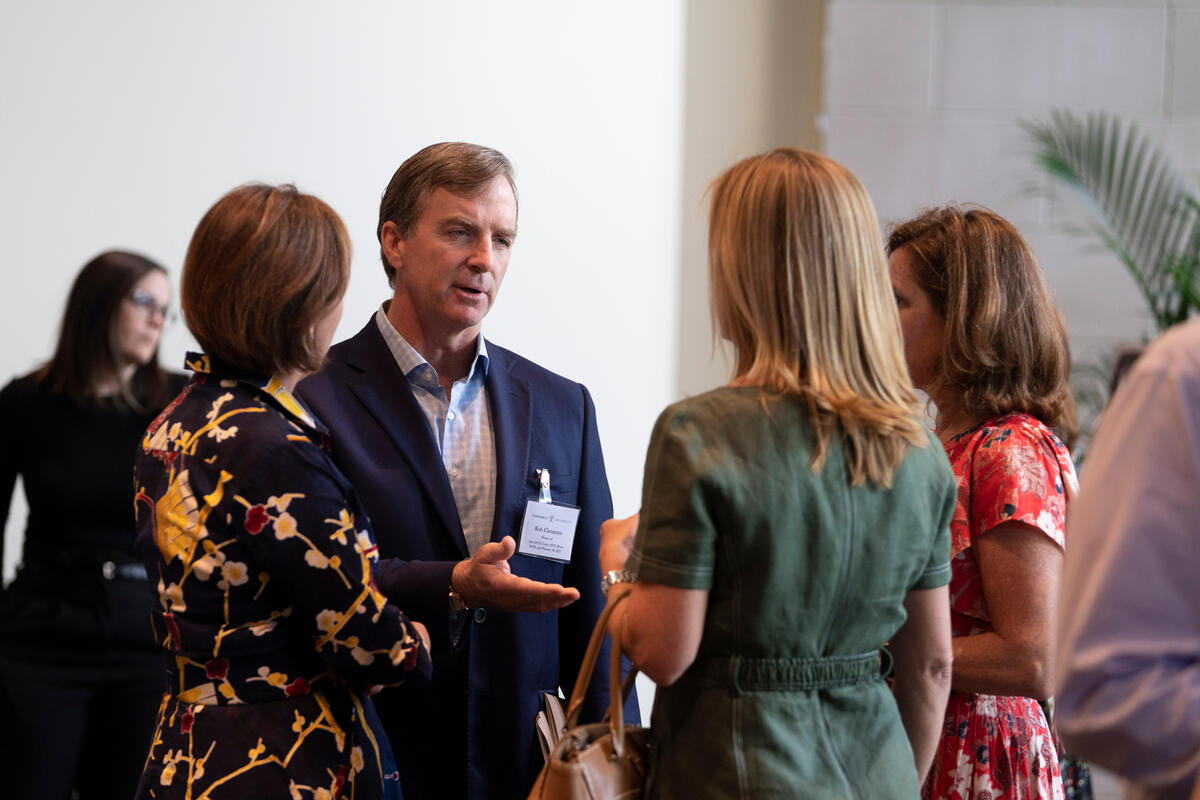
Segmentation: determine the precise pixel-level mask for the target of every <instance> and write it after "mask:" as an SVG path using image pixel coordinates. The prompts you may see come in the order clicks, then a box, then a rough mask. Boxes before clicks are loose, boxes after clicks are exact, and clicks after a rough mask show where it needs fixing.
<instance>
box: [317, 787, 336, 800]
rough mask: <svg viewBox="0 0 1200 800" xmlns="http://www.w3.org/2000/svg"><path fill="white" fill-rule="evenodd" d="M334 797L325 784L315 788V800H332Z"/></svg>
mask: <svg viewBox="0 0 1200 800" xmlns="http://www.w3.org/2000/svg"><path fill="white" fill-rule="evenodd" d="M332 797H333V795H331V794H330V793H329V790H328V789H326V788H325V787H323V786H318V787H317V788H316V789H313V800H331V798H332Z"/></svg>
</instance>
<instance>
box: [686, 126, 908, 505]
mask: <svg viewBox="0 0 1200 800" xmlns="http://www.w3.org/2000/svg"><path fill="white" fill-rule="evenodd" d="M710 191H711V192H712V211H711V214H710V217H709V237H708V251H709V278H710V282H711V285H712V302H713V314H714V316H715V318H716V320H717V323H718V325H719V327H720V331H721V334H722V335H723V336H724V337H725V338H726V339H728V340H729V342H730V343H731V344H732V345H733V349H734V353H735V359H736V361H735V364H734V373H735V376H736V379H737V380H738V381H739V382H742V383H750V384H756V385H758V386H760V387H762V388H763V390H764V391H767V392H773V393H776V394H781V395H796V396H799V397H802V398H804V400H805V401H806V402H807V403H808V406H809V408H810V410H811V412H812V415H813V427H814V430H815V433H816V443H815V447H814V450H813V457H812V461H811V467H812V470H813V471H814V472H817V471H819V470H820V469H821V467H822V466H823V465H824V463H825V459H826V456H827V454H828V449H829V446H830V442H831V441H833V440H834V438H835V436H839V434H840V439H841V442H842V444H843V447H844V451H845V457H846V464H847V467H848V469H849V473H850V481H851V483H852V484H855V485H858V484H863V483H865V482H866V481H868V480H869V481H871V482H873V483H875V484H878V485H881V486H890V485H891V481H892V475H893V473H894V472H895V470H896V468H897V467H898V466H899V464H900V462H901V461H902V460H903V458H904V456H905V455H906V454H907V453H908V450H909V448H910V447H912V446H917V447H924V446H925V444H926V443H927V442H928V436H927V434H926V432H925V430H924V428H923V426H922V424H921V422H920V420H919V417H918V414H919V413H920V403H919V400H918V398H917V394H916V392H915V390H914V389H913V386H912V382H911V380H910V379H909V376H908V369H907V367H906V365H905V363H904V353H903V349H902V347H901V344H900V342H901V339H900V321H899V317H898V316H897V313H896V302H895V298H894V296H893V294H892V288H891V282H890V279H889V273H888V268H887V262H886V260H885V258H884V254H883V247H882V236H881V234H880V232H879V223H878V222H877V221H876V217H875V208H874V206H873V205H872V204H871V199H870V198H869V197H868V196H867V192H866V190H865V189H863V187H862V184H860V183H859V182H858V179H857V178H855V177H854V175H853V174H852V173H851V172H850V171H849V170H847V169H846V168H845V167H843V166H842V165H841V164H838V163H837V162H835V161H831V160H830V159H828V158H825V157H824V156H822V155H819V154H817V153H812V152H809V151H806V150H798V149H795V148H780V149H778V150H773V151H772V152H770V153H766V154H764V155H759V156H754V157H752V158H748V159H745V160H744V161H741V162H739V163H737V164H735V165H734V166H732V167H730V168H729V169H728V170H727V171H726V172H725V173H724V174H723V175H721V177H719V178H717V180H716V181H714V182H713V184H712V186H711V187H710Z"/></svg>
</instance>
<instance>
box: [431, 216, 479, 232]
mask: <svg viewBox="0 0 1200 800" xmlns="http://www.w3.org/2000/svg"><path fill="white" fill-rule="evenodd" d="M439 227H442V228H468V229H469V230H478V228H479V225H478V224H476V223H475V222H474V221H472V220H470V219H467V218H466V217H458V216H453V217H446V218H445V219H443V220H442V221H441V223H439Z"/></svg>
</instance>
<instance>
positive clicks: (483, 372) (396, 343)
mask: <svg viewBox="0 0 1200 800" xmlns="http://www.w3.org/2000/svg"><path fill="white" fill-rule="evenodd" d="M375 325H376V327H378V328H379V333H380V334H381V335H382V336H383V341H384V343H385V344H387V347H388V350H389V351H391V353H392V358H394V359H396V364H397V366H399V367H400V371H401V372H403V373H404V377H405V378H407V379H408V381H409V382H410V383H415V384H417V385H418V386H421V387H423V388H430V389H433V388H436V386H437V382H438V381H437V370H435V369H434V368H433V365H432V364H430V363H429V362H428V361H426V360H425V357H424V356H422V355H421V354H420V353H418V352H417V351H416V348H414V347H413V346H412V345H411V344H409V343H408V340H407V339H405V338H404V337H403V336H402V335H400V331H398V330H396V328H395V326H393V325H392V321H391V320H390V319H388V317H387V304H386V303H385V304H383V305H382V306H380V307H379V310H378V311H376V312H375ZM488 363H489V359H488V354H487V342H485V341H484V338H483V331H480V332H479V339H478V340H477V341H476V343H475V358H474V360H472V362H471V369H470V370H468V371H467V381H468V382H469V381H472V380H476V374H478V379H479V380H483V379H484V378H485V377H487V371H488Z"/></svg>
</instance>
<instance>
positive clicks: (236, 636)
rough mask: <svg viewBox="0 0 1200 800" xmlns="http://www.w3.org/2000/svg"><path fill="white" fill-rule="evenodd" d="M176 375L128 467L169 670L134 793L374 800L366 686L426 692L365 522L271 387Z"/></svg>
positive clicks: (210, 371)
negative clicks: (381, 579) (183, 382)
mask: <svg viewBox="0 0 1200 800" xmlns="http://www.w3.org/2000/svg"><path fill="white" fill-rule="evenodd" d="M187 366H188V368H189V369H191V370H192V371H193V372H194V373H195V375H194V377H193V378H192V381H191V383H189V384H188V386H187V387H186V388H185V389H184V391H183V393H182V394H180V396H179V397H178V398H177V399H176V400H175V401H174V402H173V403H172V404H171V405H170V406H168V407H167V409H166V410H165V411H164V412H163V413H162V415H160V416H159V417H158V419H156V420H155V421H154V422H153V423H152V424H151V425H150V428H149V429H148V430H147V431H146V434H145V438H144V440H143V442H142V446H141V448H140V450H139V452H138V454H137V461H136V465H135V469H134V482H135V492H136V494H135V501H134V502H135V507H136V513H137V529H138V549H139V551H140V552H141V554H142V556H143V558H144V560H145V562H146V565H147V569H148V571H149V574H150V579H151V582H152V583H156V584H157V600H158V606H159V608H158V609H157V611H158V613H157V614H156V615H155V617H154V619H153V622H154V629H155V634H156V637H157V639H158V641H159V643H160V644H161V645H162V646H163V648H164V649H165V650H166V663H167V690H166V692H165V694H164V696H163V701H162V705H161V706H160V708H159V713H158V723H157V728H156V731H155V734H154V739H153V741H152V743H151V747H150V753H149V756H148V757H147V760H146V766H145V771H144V772H143V775H142V780H141V784H140V785H139V787H138V797H139V798H186V799H187V800H220V799H221V798H247V797H272V798H276V797H278V798H304V800H308V798H314V799H315V800H332V799H334V798H354V800H372V799H373V798H378V797H382V796H384V792H385V790H384V780H383V778H384V774H383V773H384V768H383V765H385V764H389V763H390V762H391V754H390V751H388V749H387V747H388V746H387V741H386V739H385V738H384V736H383V732H382V728H380V727H379V724H378V722H377V721H376V717H375V714H374V711H373V708H372V707H371V701H370V699H369V696H368V689H369V688H370V687H373V686H380V685H383V686H387V685H395V684H400V683H421V682H425V681H427V680H428V678H429V674H430V671H431V666H430V663H431V662H430V660H429V654H428V652H427V651H426V649H425V647H424V646H423V645H422V644H421V643H420V639H419V637H418V635H417V632H416V630H415V629H414V628H413V626H412V624H411V623H410V622H409V621H408V620H407V619H406V618H405V616H404V615H403V614H402V613H401V612H400V610H399V609H397V608H396V607H395V606H392V605H389V604H388V602H387V598H386V597H384V596H383V594H381V593H380V591H379V590H378V589H377V588H376V586H375V582H374V579H373V577H372V564H373V563H374V562H375V561H376V560H377V558H378V556H377V554H376V551H375V545H374V538H373V536H372V534H371V530H370V526H369V524H368V522H367V517H366V514H365V512H364V511H363V509H362V508H361V506H360V505H359V503H358V500H357V498H356V496H355V494H354V491H353V489H352V488H351V486H350V484H349V482H348V481H347V480H346V478H345V477H344V476H343V475H342V474H341V473H340V472H339V471H338V469H337V467H335V466H334V464H333V462H332V461H331V460H330V458H329V455H328V452H327V449H326V445H327V441H328V436H327V434H326V433H325V432H324V431H323V430H322V429H321V428H319V427H318V426H317V425H316V424H315V423H314V422H313V420H312V419H311V417H310V416H309V415H308V414H307V412H306V411H305V410H304V409H303V407H302V406H301V405H300V404H299V403H298V402H297V401H296V400H295V399H294V398H293V397H292V395H291V394H290V393H289V392H288V391H287V389H286V388H284V387H283V386H282V384H280V383H279V382H278V381H276V380H273V379H272V380H267V379H261V378H257V377H254V376H249V375H243V374H238V373H237V372H236V371H234V370H231V369H227V368H224V367H221V366H220V365H218V364H216V363H215V362H214V361H213V360H211V359H210V358H209V357H208V356H202V355H195V354H190V355H189V356H188V362H187ZM389 777H390V778H392V779H393V781H394V779H395V776H394V775H391V776H389ZM389 788H390V790H389V791H388V794H390V795H393V796H394V795H396V794H397V788H398V787H396V786H395V785H394V783H393V784H392V785H391V786H390V787H389Z"/></svg>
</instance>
